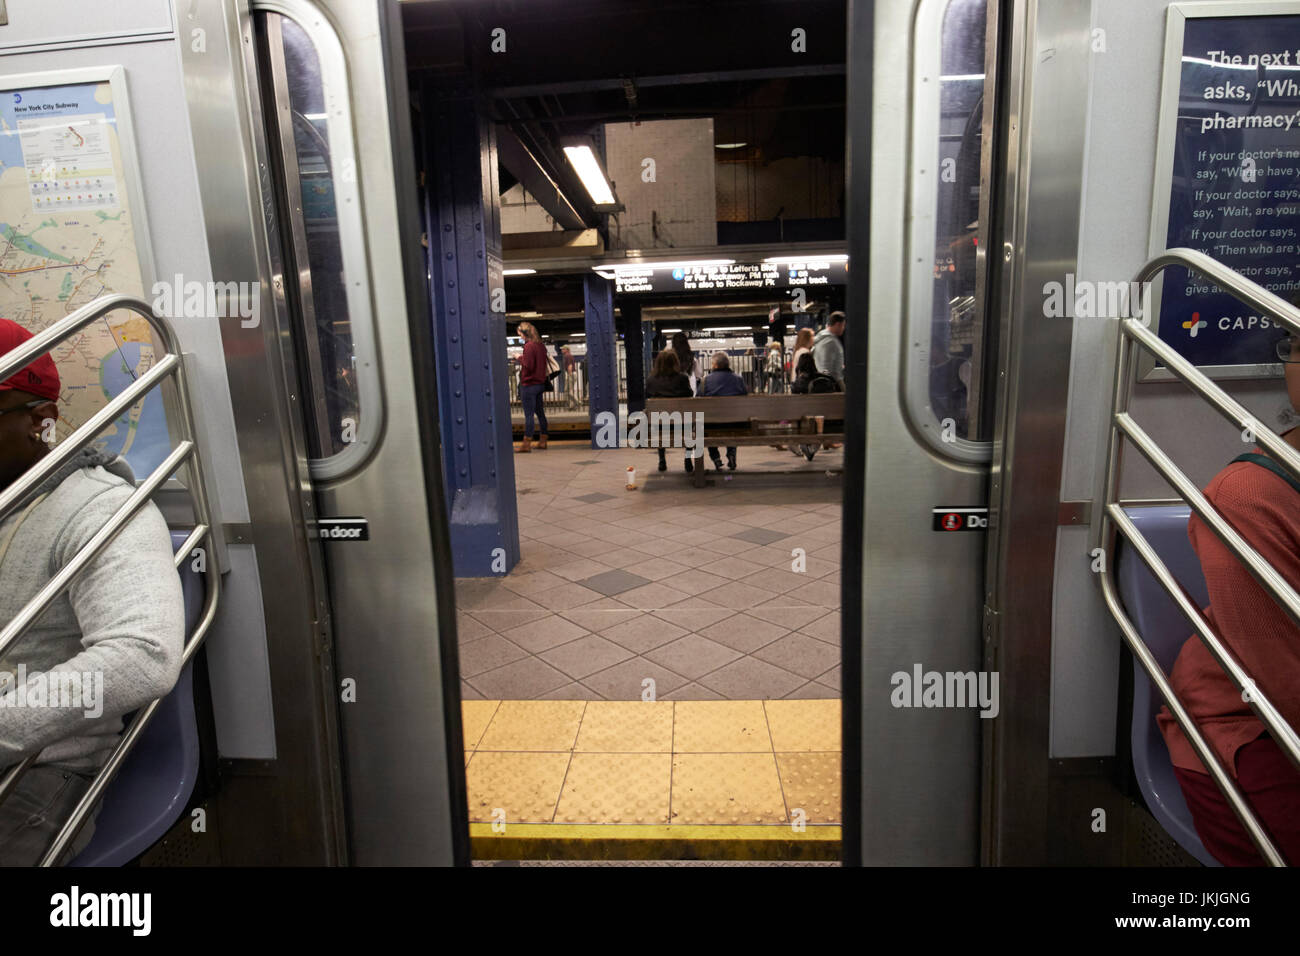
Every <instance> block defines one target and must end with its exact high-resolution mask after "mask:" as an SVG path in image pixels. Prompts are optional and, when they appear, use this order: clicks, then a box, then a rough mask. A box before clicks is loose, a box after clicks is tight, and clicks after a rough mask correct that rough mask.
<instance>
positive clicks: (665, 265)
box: [591, 259, 736, 274]
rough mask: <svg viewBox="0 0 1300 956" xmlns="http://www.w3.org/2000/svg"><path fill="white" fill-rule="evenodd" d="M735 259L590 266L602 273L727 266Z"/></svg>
mask: <svg viewBox="0 0 1300 956" xmlns="http://www.w3.org/2000/svg"><path fill="white" fill-rule="evenodd" d="M735 261H736V260H735V259H691V260H690V261H683V262H629V263H626V264H624V263H612V262H603V263H601V264H600V265H598V266H592V267H591V269H592V271H593V272H599V273H602V274H604V273H605V272H608V271H611V270H612V271H613V272H615V273H620V272H646V271H651V270H658V269H697V268H705V267H708V266H729V265H733V264H734V263H735Z"/></svg>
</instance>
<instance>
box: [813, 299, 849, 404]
mask: <svg viewBox="0 0 1300 956" xmlns="http://www.w3.org/2000/svg"><path fill="white" fill-rule="evenodd" d="M843 337H844V313H843V312H832V313H831V315H830V319H828V320H827V322H826V328H824V329H822V330H821V331H820V332H818V333H817V335H816V337H815V338H814V339H813V347H812V354H813V359H814V360H815V361H816V362H817V371H819V372H821V373H822V374H823V375H829V376H830V377H831V378H833V379H835V381H837V382H839V383H840V385H841V386H842V385H843V384H844V343H843V342H842V341H841V339H842V338H843Z"/></svg>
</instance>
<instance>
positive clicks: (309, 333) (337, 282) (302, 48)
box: [257, 0, 381, 478]
mask: <svg viewBox="0 0 1300 956" xmlns="http://www.w3.org/2000/svg"><path fill="white" fill-rule="evenodd" d="M258 6H259V7H265V8H266V9H267V12H263V13H260V14H259V15H258V18H257V26H258V34H259V41H260V43H261V44H262V50H263V68H262V75H263V85H264V90H263V95H264V99H265V101H266V107H265V110H266V116H267V126H268V132H269V133H270V134H271V137H270V139H271V147H270V151H271V156H272V162H273V164H275V165H276V167H277V168H276V174H277V175H276V178H277V181H278V182H277V184H278V187H279V190H280V194H281V199H282V203H281V207H282V209H283V210H284V222H283V224H282V241H283V244H284V247H285V248H284V268H283V270H282V271H283V276H284V285H285V288H284V289H283V294H284V299H285V302H286V303H287V304H288V312H289V314H290V316H291V319H290V321H291V322H292V323H293V325H294V339H295V345H296V347H297V349H298V352H299V358H300V362H301V367H302V369H303V376H304V379H305V381H304V382H303V388H304V391H305V392H306V395H305V398H306V399H307V404H306V407H305V418H306V421H307V441H308V452H309V455H310V457H311V459H312V461H311V472H312V475H313V476H314V477H317V478H334V477H338V476H339V475H341V474H343V473H345V472H347V471H350V470H352V469H353V468H355V467H356V466H357V465H359V464H360V463H361V461H362V460H363V459H364V458H365V456H366V451H367V448H368V446H369V445H370V444H371V443H372V442H373V440H374V436H376V435H377V434H378V431H379V418H380V415H381V406H380V393H379V387H378V379H377V375H378V370H377V368H376V367H375V361H374V332H373V327H372V324H371V309H370V290H369V288H368V285H367V274H368V272H367V268H366V262H365V255H366V253H365V247H364V244H363V243H362V240H361V237H362V236H363V235H364V231H363V224H362V221H361V210H360V202H359V197H358V192H357V173H356V169H357V166H356V158H355V149H354V142H353V136H352V122H351V104H350V102H349V99H348V95H347V74H346V66H345V62H344V59H343V52H342V47H341V46H340V44H339V41H338V37H337V36H336V35H335V33H334V31H333V28H332V27H331V26H330V25H329V24H328V23H327V22H326V21H325V20H324V19H323V18H322V17H321V16H320V15H319V14H317V13H315V12H313V11H312V10H311V8H310V7H308V6H306V5H303V9H302V10H300V11H298V10H297V7H298V6H299V5H298V4H295V3H292V2H284V0H278V2H273V3H266V4H259V5H258ZM280 10H286V11H295V17H291V16H288V15H283V14H281V13H280V12H272V11H280Z"/></svg>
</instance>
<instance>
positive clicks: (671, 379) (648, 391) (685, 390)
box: [645, 372, 691, 398]
mask: <svg viewBox="0 0 1300 956" xmlns="http://www.w3.org/2000/svg"><path fill="white" fill-rule="evenodd" d="M645 397H646V398H690V397H691V380H690V378H688V377H687V376H685V375H683V374H682V373H681V372H678V373H677V374H676V375H670V376H668V377H666V378H660V377H657V376H654V375H651V376H650V377H649V378H648V379H646V380H645Z"/></svg>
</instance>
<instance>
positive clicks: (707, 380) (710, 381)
mask: <svg viewBox="0 0 1300 956" xmlns="http://www.w3.org/2000/svg"><path fill="white" fill-rule="evenodd" d="M697 394H698V395H701V396H704V397H709V396H714V395H748V394H749V389H747V388H745V380H744V379H743V378H741V377H740V376H739V375H737V374H736V373H735V372H733V371H732V370H731V359H729V358H727V353H726V352H718V353H716V354H715V355H714V356H713V371H711V372H709V374H708V375H706V376H704V381H702V382H700V387H699V390H698V392H697ZM709 457H710V458H712V459H713V466H714V467H715V468H717V470H718V471H722V456H721V455H719V454H718V449H717V448H715V447H713V446H712V445H710V446H709ZM727 467H728V468H729V469H731V470H732V471H735V470H736V446H735V445H728V446H727Z"/></svg>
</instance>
